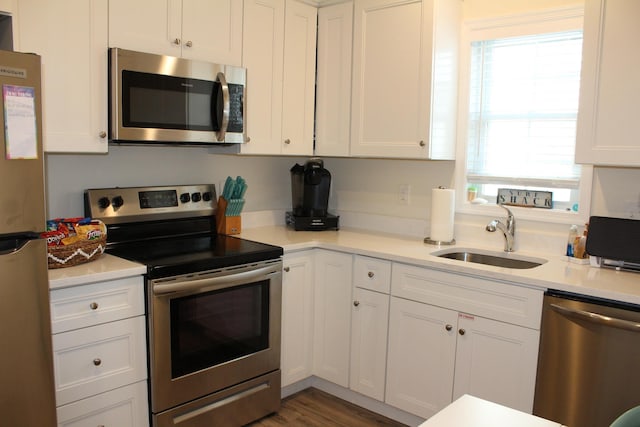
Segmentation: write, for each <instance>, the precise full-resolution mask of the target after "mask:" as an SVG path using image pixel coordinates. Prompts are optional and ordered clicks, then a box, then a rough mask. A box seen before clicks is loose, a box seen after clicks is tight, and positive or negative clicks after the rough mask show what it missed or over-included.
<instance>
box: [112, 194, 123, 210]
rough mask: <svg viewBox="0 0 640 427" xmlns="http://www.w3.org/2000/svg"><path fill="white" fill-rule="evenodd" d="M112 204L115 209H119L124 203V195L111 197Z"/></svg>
mask: <svg viewBox="0 0 640 427" xmlns="http://www.w3.org/2000/svg"><path fill="white" fill-rule="evenodd" d="M111 205H112V206H113V208H114V209H118V208H119V207H120V206H122V205H124V199H123V198H122V196H116V197H114V198H113V199H111Z"/></svg>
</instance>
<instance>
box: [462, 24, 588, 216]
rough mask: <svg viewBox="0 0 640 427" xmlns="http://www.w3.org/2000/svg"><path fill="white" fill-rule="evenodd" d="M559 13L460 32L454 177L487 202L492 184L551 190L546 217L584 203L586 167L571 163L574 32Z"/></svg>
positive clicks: (576, 66) (576, 65) (576, 67)
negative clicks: (461, 88)
mask: <svg viewBox="0 0 640 427" xmlns="http://www.w3.org/2000/svg"><path fill="white" fill-rule="evenodd" d="M565 18H566V16H565V14H562V15H561V19H558V20H557V21H558V22H559V24H557V23H555V22H554V20H553V19H548V17H546V16H545V19H540V16H537V15H536V16H531V17H527V19H529V20H530V21H531V22H529V25H526V24H525V25H523V24H522V19H518V20H516V21H517V23H514V25H513V26H512V27H510V26H509V25H505V23H504V22H500V23H499V24H496V22H492V23H489V24H487V25H483V26H481V29H480V30H478V31H475V30H473V29H472V30H471V31H470V32H469V34H468V39H467V42H466V43H467V47H468V51H467V52H466V53H465V52H463V55H464V54H466V55H467V61H468V66H467V69H468V71H467V73H466V81H465V82H464V85H465V87H466V88H467V93H466V94H467V97H466V100H467V101H468V102H467V103H466V104H465V105H463V106H462V110H461V111H463V110H464V111H463V112H461V115H462V116H463V117H461V118H460V119H461V122H463V123H464V124H465V130H464V132H461V141H460V142H461V145H464V149H463V153H462V154H463V156H462V157H463V158H464V159H465V160H464V162H460V163H463V165H464V167H463V169H464V171H463V172H462V173H459V178H461V180H459V181H462V182H464V187H466V188H469V187H473V188H475V189H476V190H477V197H480V198H482V199H485V200H487V201H489V203H495V202H496V196H497V192H498V189H499V188H518V189H527V190H542V191H552V192H553V201H554V206H553V208H554V209H553V210H554V211H555V213H554V214H552V215H556V216H557V213H558V212H562V213H565V212H573V213H574V215H573V216H574V217H575V213H576V212H578V210H580V203H588V201H589V194H590V173H591V170H590V167H581V166H580V165H576V164H575V163H574V155H575V142H576V119H577V113H578V98H579V90H580V66H581V59H582V30H581V29H580V28H581V23H580V22H579V21H578V23H577V24H576V20H574V19H570V21H571V23H570V24H569V25H567V20H566V19H565ZM540 22H543V24H542V25H541V24H540ZM554 24H555V25H554ZM566 27H569V28H566ZM571 27H573V28H571ZM576 27H578V28H576ZM505 28H506V30H505ZM464 78H465V77H464V76H463V79H464ZM462 99H464V98H462ZM463 102H464V101H463ZM459 152H460V150H459ZM458 158H459V159H460V158H461V157H460V156H459V157H458ZM460 175H462V176H460ZM585 178H586V179H585ZM585 181H587V182H586V186H587V187H589V188H588V193H586V192H585V191H583V190H584V189H585V188H584V182H585ZM464 193H466V191H465V192H464ZM585 194H586V197H585ZM585 207H586V209H587V210H588V208H589V206H588V205H586V206H585ZM582 210H583V211H584V207H583V209H582ZM536 211H538V212H536V213H535V214H534V215H538V216H540V215H542V216H544V215H545V214H544V213H541V212H540V211H541V209H536ZM568 221H575V218H572V219H571V220H568Z"/></svg>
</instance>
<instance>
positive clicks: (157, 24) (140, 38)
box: [109, 0, 182, 56]
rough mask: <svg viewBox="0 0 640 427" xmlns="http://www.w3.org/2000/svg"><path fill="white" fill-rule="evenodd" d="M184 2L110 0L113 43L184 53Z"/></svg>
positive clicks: (138, 49)
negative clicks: (182, 47) (181, 10)
mask: <svg viewBox="0 0 640 427" xmlns="http://www.w3.org/2000/svg"><path fill="white" fill-rule="evenodd" d="M181 4H182V0H136V1H129V0H109V46H110V47H120V48H123V49H130V50H137V51H140V52H148V53H155V54H157V55H170V56H180V55H181V50H182V49H181V46H182V42H181V38H182V34H181V31H182V22H181V16H180V13H181V12H180V9H181ZM143 17H144V18H143Z"/></svg>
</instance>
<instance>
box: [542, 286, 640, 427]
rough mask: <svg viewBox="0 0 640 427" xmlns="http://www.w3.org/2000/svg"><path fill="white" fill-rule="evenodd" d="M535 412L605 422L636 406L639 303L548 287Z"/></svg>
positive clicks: (578, 422)
mask: <svg viewBox="0 0 640 427" xmlns="http://www.w3.org/2000/svg"><path fill="white" fill-rule="evenodd" d="M540 337H541V338H540V354H539V357H538V374H537V380H536V391H535V399H534V404H533V413H534V415H538V416H540V417H543V418H547V419H550V420H552V421H556V422H559V423H561V424H564V425H567V426H569V427H608V426H609V425H610V424H611V422H613V420H615V419H616V418H617V417H618V416H619V415H620V414H621V413H623V412H624V411H626V410H627V409H629V408H632V407H634V406H637V405H640V369H638V363H639V362H640V307H639V306H636V305H631V304H621V303H617V302H612V301H609V300H602V299H594V298H585V297H583V296H579V295H574V294H569V293H564V292H557V291H548V292H547V293H546V294H545V297H544V306H543V311H542V329H541V335H540Z"/></svg>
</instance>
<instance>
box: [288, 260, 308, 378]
mask: <svg viewBox="0 0 640 427" xmlns="http://www.w3.org/2000/svg"><path fill="white" fill-rule="evenodd" d="M283 266H284V274H283V276H282V350H281V371H282V386H283V387H284V386H287V385H289V384H292V383H294V382H296V381H300V380H303V379H305V378H307V377H309V376H310V375H311V364H312V363H313V251H305V252H299V253H293V254H286V255H285V256H284V262H283Z"/></svg>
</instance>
